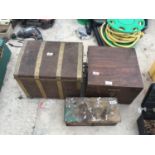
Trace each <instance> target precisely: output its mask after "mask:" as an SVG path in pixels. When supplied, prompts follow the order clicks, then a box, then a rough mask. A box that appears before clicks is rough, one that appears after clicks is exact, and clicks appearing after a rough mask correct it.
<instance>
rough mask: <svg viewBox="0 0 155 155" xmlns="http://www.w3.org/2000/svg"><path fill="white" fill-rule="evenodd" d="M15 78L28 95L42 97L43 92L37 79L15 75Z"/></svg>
mask: <svg viewBox="0 0 155 155" xmlns="http://www.w3.org/2000/svg"><path fill="white" fill-rule="evenodd" d="M15 78H16V80H17V82H18V84H19V86H20V87H21V89H22V90H23V91H24V93H25V95H26V96H27V97H31V98H38V97H39V98H40V97H42V95H41V92H40V90H39V89H38V86H37V85H36V81H35V79H30V78H28V79H26V78H23V79H22V78H18V77H15Z"/></svg>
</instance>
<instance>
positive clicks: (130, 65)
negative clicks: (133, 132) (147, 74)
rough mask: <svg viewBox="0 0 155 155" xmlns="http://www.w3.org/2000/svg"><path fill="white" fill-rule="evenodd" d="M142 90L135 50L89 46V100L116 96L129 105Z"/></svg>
mask: <svg viewBox="0 0 155 155" xmlns="http://www.w3.org/2000/svg"><path fill="white" fill-rule="evenodd" d="M142 89H143V82H142V78H141V73H140V70H139V65H138V61H137V56H136V52H135V49H133V48H129V49H125V48H110V47H95V46H91V47H89V49H88V83H87V91H86V96H87V97H90V96H91V97H116V98H117V99H118V102H119V103H124V104H130V103H131V102H132V101H133V100H134V99H135V97H136V96H137V95H138V94H139V93H140V91H141V90H142Z"/></svg>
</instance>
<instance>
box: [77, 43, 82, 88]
mask: <svg viewBox="0 0 155 155" xmlns="http://www.w3.org/2000/svg"><path fill="white" fill-rule="evenodd" d="M82 48H83V47H82V44H81V43H79V45H78V63H77V88H78V89H80V88H81V82H82V61H83V57H82V56H83V55H82Z"/></svg>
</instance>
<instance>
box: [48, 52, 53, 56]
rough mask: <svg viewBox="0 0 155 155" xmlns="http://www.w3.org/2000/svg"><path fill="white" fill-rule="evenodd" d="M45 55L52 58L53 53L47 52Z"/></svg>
mask: <svg viewBox="0 0 155 155" xmlns="http://www.w3.org/2000/svg"><path fill="white" fill-rule="evenodd" d="M46 55H47V56H53V55H54V53H52V52H47V53H46Z"/></svg>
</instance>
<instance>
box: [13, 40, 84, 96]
mask: <svg viewBox="0 0 155 155" xmlns="http://www.w3.org/2000/svg"><path fill="white" fill-rule="evenodd" d="M82 64H83V45H82V43H73V42H72V43H71V42H68V43H65V42H44V41H43V42H42V41H26V42H25V44H24V46H23V48H22V49H21V52H20V55H19V58H18V62H17V66H16V71H15V74H14V77H15V79H16V80H17V82H18V83H19V85H20V86H21V88H22V89H23V91H24V92H25V94H26V95H27V96H28V97H32V98H34V97H43V98H65V97H70V96H75V97H79V96H80V91H81V83H82V81H83V71H82V68H83V67H82Z"/></svg>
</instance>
